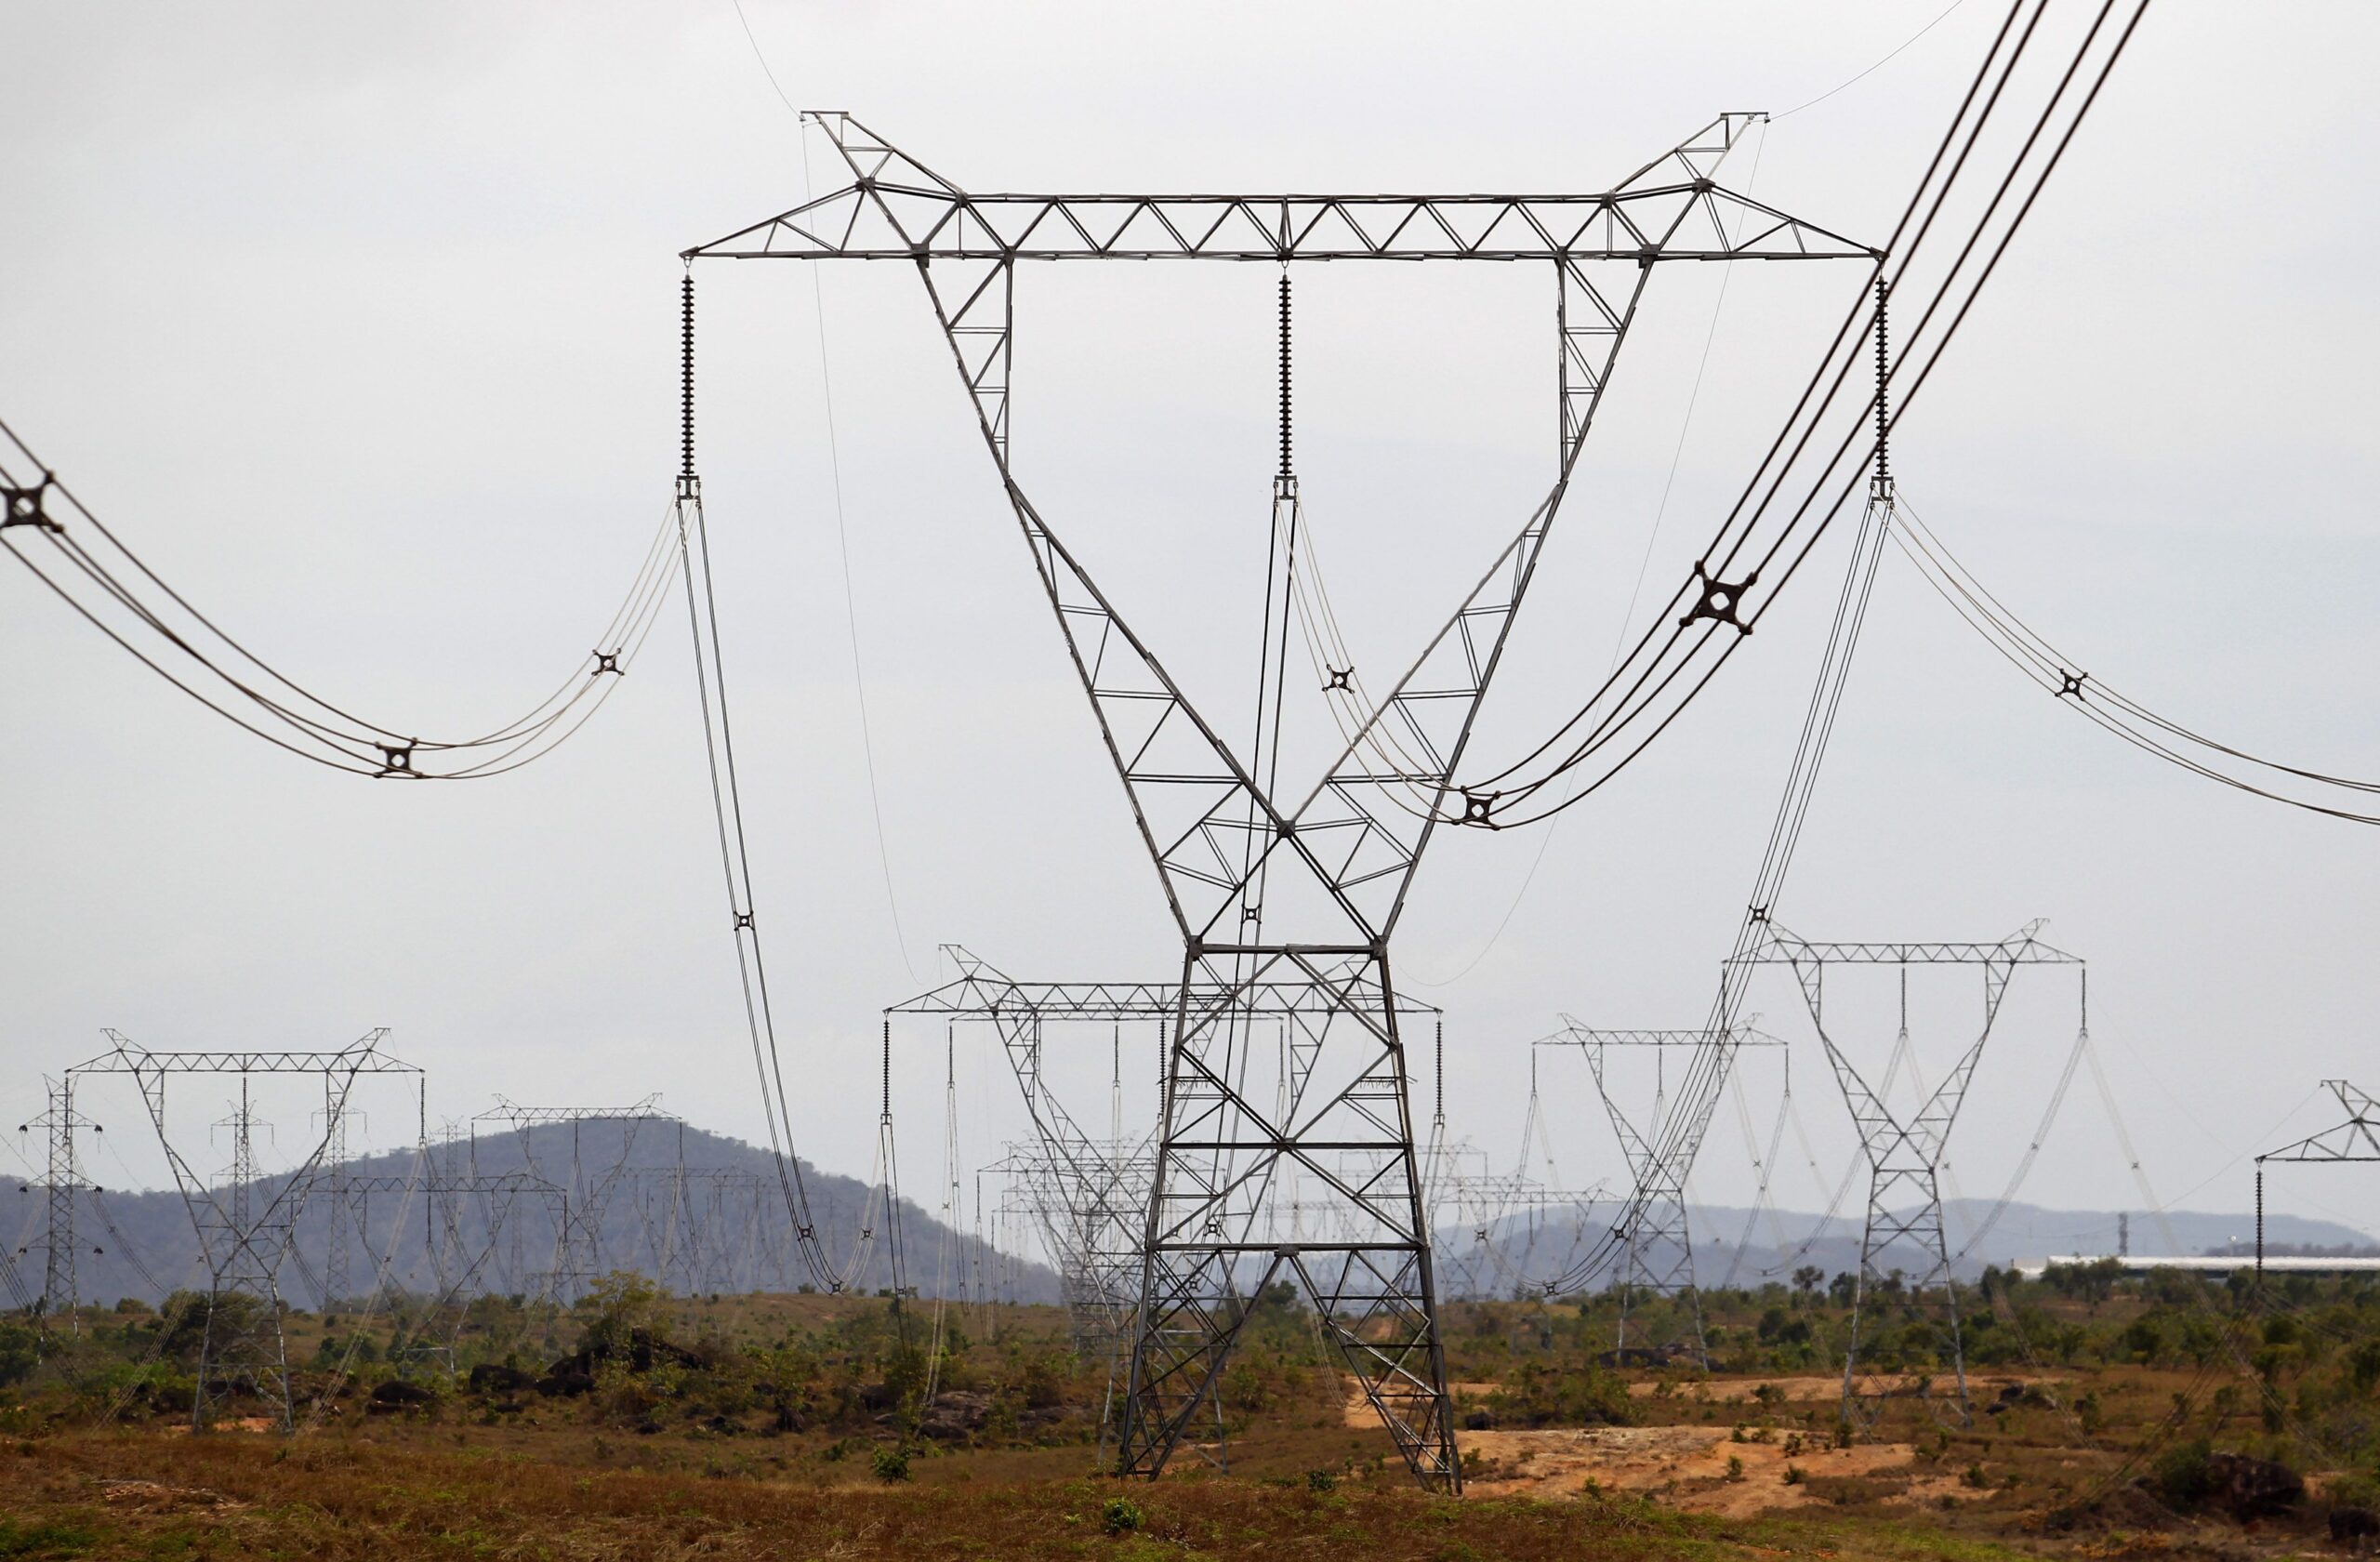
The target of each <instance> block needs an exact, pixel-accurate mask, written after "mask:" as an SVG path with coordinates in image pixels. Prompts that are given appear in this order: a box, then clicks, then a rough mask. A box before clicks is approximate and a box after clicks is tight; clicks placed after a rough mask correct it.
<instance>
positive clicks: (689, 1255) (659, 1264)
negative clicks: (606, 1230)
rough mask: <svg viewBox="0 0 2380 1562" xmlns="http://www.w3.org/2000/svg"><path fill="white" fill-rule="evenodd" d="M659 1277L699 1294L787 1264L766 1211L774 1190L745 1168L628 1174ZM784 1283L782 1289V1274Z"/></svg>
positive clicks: (755, 1282) (666, 1285)
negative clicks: (778, 1250)
mask: <svg viewBox="0 0 2380 1562" xmlns="http://www.w3.org/2000/svg"><path fill="white" fill-rule="evenodd" d="M629 1180H630V1181H631V1182H632V1183H634V1184H635V1187H634V1190H633V1201H634V1203H635V1206H636V1211H637V1215H638V1218H639V1220H640V1221H641V1223H642V1224H643V1228H644V1239H645V1247H646V1251H648V1252H649V1253H651V1255H652V1258H653V1276H654V1277H655V1279H657V1280H659V1281H660V1282H661V1287H662V1289H663V1290H664V1291H668V1290H669V1289H670V1287H671V1285H672V1283H673V1282H675V1284H676V1286H677V1289H678V1291H680V1293H681V1294H683V1295H687V1296H698V1295H704V1294H707V1293H709V1292H712V1291H730V1290H734V1289H737V1288H739V1287H743V1286H746V1285H747V1284H748V1285H749V1286H751V1287H752V1288H755V1289H757V1288H758V1286H759V1284H760V1277H761V1276H763V1275H764V1274H766V1273H767V1272H769V1270H770V1269H771V1268H772V1267H774V1266H775V1265H776V1264H778V1263H780V1262H781V1260H782V1255H781V1254H778V1253H775V1252H774V1251H773V1248H772V1245H771V1244H770V1243H769V1241H768V1239H767V1228H766V1226H765V1224H764V1223H763V1222H762V1221H761V1218H760V1207H761V1202H762V1199H763V1198H764V1197H765V1195H766V1192H767V1188H768V1184H767V1183H765V1182H764V1181H763V1180H762V1178H761V1177H760V1173H759V1172H757V1171H752V1170H751V1169H750V1168H748V1167H743V1166H664V1167H652V1168H644V1169H641V1170H638V1171H633V1172H631V1173H629ZM778 1283H779V1285H780V1286H782V1285H783V1283H784V1279H783V1276H782V1274H780V1275H779V1277H778Z"/></svg>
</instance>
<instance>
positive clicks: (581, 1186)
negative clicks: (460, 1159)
mask: <svg viewBox="0 0 2380 1562" xmlns="http://www.w3.org/2000/svg"><path fill="white" fill-rule="evenodd" d="M660 1099H661V1097H660V1096H659V1094H657V1093H656V1094H653V1095H648V1096H646V1097H645V1098H644V1099H643V1100H641V1101H640V1102H637V1103H636V1104H635V1105H630V1106H523V1105H520V1104H519V1103H517V1102H513V1101H509V1100H507V1099H506V1098H505V1097H503V1096H501V1095H499V1096H497V1097H496V1105H493V1106H491V1107H489V1108H488V1109H487V1110H486V1111H484V1112H482V1113H481V1114H480V1115H479V1116H478V1117H477V1118H475V1119H472V1122H473V1125H474V1129H473V1132H474V1135H475V1136H476V1132H477V1127H476V1125H477V1124H479V1123H483V1122H500V1123H503V1124H506V1125H507V1126H509V1128H511V1129H512V1130H513V1131H514V1132H516V1133H517V1134H518V1135H519V1136H520V1140H521V1158H522V1160H523V1161H524V1162H525V1163H526V1164H527V1165H528V1167H529V1170H530V1171H531V1173H532V1174H533V1175H534V1176H535V1177H536V1179H537V1181H539V1182H540V1183H542V1184H544V1185H546V1186H548V1187H549V1188H551V1189H553V1190H555V1193H554V1198H553V1203H554V1206H555V1221H554V1254H553V1265H552V1267H551V1268H550V1269H549V1270H548V1271H547V1273H546V1275H545V1277H544V1279H545V1282H546V1283H545V1288H544V1289H545V1292H546V1295H547V1298H548V1299H549V1300H550V1301H553V1302H558V1303H563V1304H568V1303H571V1302H575V1301H576V1300H577V1299H578V1298H579V1297H580V1296H581V1295H583V1294H584V1293H585V1291H586V1289H587V1287H588V1284H590V1283H591V1282H592V1281H593V1280H594V1279H595V1278H596V1277H597V1276H599V1275H601V1274H602V1270H603V1216H604V1213H605V1211H608V1210H609V1209H610V1208H611V1203H612V1195H613V1193H614V1192H615V1190H616V1189H617V1188H618V1187H619V1185H620V1179H621V1178H622V1176H623V1175H625V1174H626V1172H627V1171H628V1158H629V1156H630V1155H631V1154H632V1153H633V1152H634V1150H635V1148H636V1140H637V1132H638V1131H639V1130H640V1129H641V1128H642V1127H643V1126H644V1125H645V1124H647V1123H655V1122H661V1123H678V1121H679V1119H677V1118H676V1117H674V1116H672V1115H671V1114H669V1113H668V1112H664V1111H661V1110H659V1109H658V1108H656V1107H655V1105H654V1104H655V1102H657V1101H659V1100H660ZM589 1123H613V1124H616V1125H618V1134H617V1139H616V1144H617V1146H618V1150H617V1153H616V1154H615V1156H613V1158H611V1159H610V1160H609V1161H608V1162H604V1163H602V1165H601V1166H600V1168H599V1169H594V1170H590V1168H589V1165H588V1159H587V1154H586V1146H585V1131H586V1128H587V1125H588V1124H589ZM681 1127H682V1125H681ZM563 1128H566V1129H568V1130H569V1131H570V1167H569V1170H568V1171H560V1170H559V1169H555V1170H549V1169H548V1167H547V1166H546V1165H545V1164H544V1163H542V1162H540V1160H539V1159H538V1156H537V1142H536V1132H535V1131H536V1130H538V1129H563ZM472 1161H473V1164H474V1165H476V1164H477V1162H478V1157H477V1154H476V1146H475V1147H474V1154H473V1157H472Z"/></svg>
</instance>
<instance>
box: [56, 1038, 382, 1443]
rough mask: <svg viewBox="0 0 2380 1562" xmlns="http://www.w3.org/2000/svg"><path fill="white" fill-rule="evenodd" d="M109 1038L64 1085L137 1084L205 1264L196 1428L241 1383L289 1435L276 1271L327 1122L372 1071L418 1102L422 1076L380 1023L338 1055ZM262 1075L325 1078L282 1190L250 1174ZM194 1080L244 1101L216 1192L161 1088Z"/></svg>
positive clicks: (311, 1182) (324, 1144)
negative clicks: (387, 1048)
mask: <svg viewBox="0 0 2380 1562" xmlns="http://www.w3.org/2000/svg"><path fill="white" fill-rule="evenodd" d="M105 1034H106V1036H107V1038H108V1039H109V1040H110V1041H112V1042H113V1043H114V1047H113V1050H112V1051H110V1052H103V1053H101V1054H100V1055H99V1056H98V1057H96V1058H93V1059H91V1060H90V1061H89V1062H87V1063H82V1064H78V1065H76V1066H74V1067H73V1068H70V1069H68V1070H67V1074H68V1077H69V1078H70V1079H73V1078H76V1077H80V1076H86V1075H94V1074H128V1075H130V1076H131V1077H132V1079H133V1080H134V1082H135V1083H136V1084H138V1085H139V1088H140V1095H141V1099H142V1101H143V1102H144V1103H145V1104H146V1105H148V1108H149V1117H150V1120H151V1121H152V1123H153V1124H154V1125H155V1126H156V1130H157V1142H158V1145H160V1147H161V1148H163V1150H164V1151H165V1160H166V1164H167V1165H168V1166H170V1167H171V1168H172V1170H173V1173H174V1183H175V1185H176V1186H177V1187H178V1188H179V1190H180V1192H181V1197H182V1205H183V1207H184V1208H185V1209H186V1210H187V1211H189V1213H190V1219H191V1224H192V1227H193V1228H194V1229H195V1230H196V1232H197V1234H198V1241H199V1248H200V1251H202V1253H203V1254H204V1255H205V1260H206V1268H207V1317H206V1331H205V1337H204V1339H203V1342H202V1344H201V1345H200V1347H199V1358H198V1383H197V1389H196V1392H195V1393H194V1394H193V1395H192V1402H191V1424H192V1428H193V1429H194V1430H201V1431H203V1430H205V1426H206V1424H207V1419H208V1414H209V1411H210V1410H211V1409H212V1408H213V1407H214V1406H215V1405H216V1404H218V1402H220V1401H222V1400H224V1399H226V1398H228V1397H230V1396H231V1394H232V1393H233V1392H234V1391H235V1390H236V1389H238V1388H240V1387H245V1388H246V1389H247V1391H248V1392H249V1393H250V1394H252V1395H253V1396H254V1397H257V1398H258V1399H260V1400H262V1401H264V1402H265V1403H266V1404H267V1405H269V1406H271V1407H272V1409H273V1410H275V1411H276V1412H277V1415H278V1419H279V1421H280V1423H281V1426H282V1429H283V1430H284V1431H286V1430H289V1429H290V1427H291V1425H292V1419H293V1418H292V1411H291V1404H290V1391H289V1354H288V1346H287V1343H286V1341H285V1339H284V1334H283V1330H282V1322H281V1313H282V1301H281V1269H282V1265H283V1264H284V1262H286V1260H287V1259H288V1257H289V1254H290V1251H291V1247H292V1242H293V1238H294V1237H295V1235H296V1231H297V1225H298V1216H299V1214H300V1213H301V1212H302V1211H304V1209H305V1205H306V1201H307V1199H308V1198H310V1197H311V1195H312V1193H313V1192H314V1189H315V1184H316V1174H317V1172H318V1171H320V1169H321V1167H322V1162H323V1157H324V1152H325V1151H326V1149H327V1148H328V1146H329V1144H330V1138H331V1132H332V1125H333V1124H335V1123H336V1122H337V1120H338V1119H339V1116H340V1114H341V1113H342V1112H344V1111H345V1110H346V1107H347V1103H348V1098H349V1096H350V1094H351V1093H352V1092H353V1091H354V1089H355V1083H356V1080H357V1079H361V1078H364V1077H365V1076H369V1075H409V1076H411V1077H412V1079H413V1080H414V1086H415V1091H416V1093H417V1095H418V1094H419V1093H420V1092H421V1089H422V1073H421V1070H420V1069H418V1068H417V1067H415V1066H413V1065H411V1064H408V1063H404V1062H402V1061H400V1060H399V1059H397V1058H394V1057H391V1056H390V1055H389V1054H388V1053H386V1052H381V1051H380V1050H379V1047H380V1042H381V1041H382V1039H385V1038H386V1037H387V1036H388V1034H389V1033H388V1030H387V1028H386V1027H385V1026H384V1027H382V1028H380V1029H377V1030H374V1031H372V1032H370V1033H369V1034H367V1035H365V1036H364V1037H363V1038H362V1039H359V1040H356V1041H354V1042H352V1043H350V1044H349V1045H348V1046H346V1047H344V1048H342V1049H340V1050H339V1051H337V1052H288V1051H270V1052H268V1051H250V1052H152V1051H150V1050H149V1049H148V1048H146V1047H143V1046H140V1045H139V1044H138V1043H136V1042H133V1041H129V1040H126V1039H125V1038H124V1037H123V1036H121V1035H119V1034H118V1033H117V1032H115V1031H112V1030H111V1031H107V1032H105ZM258 1074H300V1075H315V1076H318V1077H320V1078H321V1079H322V1081H323V1092H324V1112H323V1122H324V1132H323V1136H322V1138H320V1139H319V1140H317V1141H316V1142H315V1143H314V1146H313V1148H312V1149H311V1151H310V1152H309V1153H308V1154H307V1156H306V1157H305V1158H304V1159H303V1160H302V1161H301V1162H300V1163H299V1164H298V1167H297V1168H296V1169H295V1170H294V1171H291V1172H290V1173H289V1174H288V1175H287V1176H286V1177H285V1178H284V1179H283V1181H282V1183H281V1185H280V1187H279V1188H277V1189H275V1188H271V1187H268V1186H267V1185H266V1183H265V1180H264V1179H263V1178H262V1177H261V1176H260V1175H259V1173H258V1169H257V1166H256V1159H255V1153H254V1142H253V1138H252V1130H253V1126H254V1116H253V1112H252V1109H251V1105H250V1103H249V1099H248V1080H249V1078H250V1077H251V1076H253V1075H258ZM193 1075H212V1076H225V1075H231V1076H236V1077H237V1078H238V1079H239V1081H240V1097H239V1100H238V1101H237V1103H235V1105H234V1107H233V1110H232V1114H231V1118H230V1119H227V1121H228V1122H229V1123H230V1124H231V1129H232V1134H233V1138H232V1145H233V1149H232V1162H231V1171H230V1172H229V1174H228V1176H227V1178H226V1183H227V1185H226V1186H224V1187H221V1188H218V1187H217V1186H216V1185H214V1183H212V1182H211V1181H210V1180H209V1179H208V1178H207V1177H205V1175H203V1174H202V1173H200V1172H199V1171H196V1170H195V1169H193V1168H192V1166H191V1164H190V1162H189V1161H188V1159H186V1158H184V1157H183V1155H182V1153H181V1152H180V1151H179V1150H178V1149H176V1148H175V1147H174V1141H173V1136H172V1134H171V1133H170V1132H168V1131H167V1128H166V1122H165V1086H166V1081H167V1080H168V1079H173V1078H175V1077H177V1076H184V1077H187V1076H193ZM234 1297H236V1298H239V1299H241V1305H240V1306H237V1307H233V1306H227V1305H226V1302H227V1299H230V1298H234Z"/></svg>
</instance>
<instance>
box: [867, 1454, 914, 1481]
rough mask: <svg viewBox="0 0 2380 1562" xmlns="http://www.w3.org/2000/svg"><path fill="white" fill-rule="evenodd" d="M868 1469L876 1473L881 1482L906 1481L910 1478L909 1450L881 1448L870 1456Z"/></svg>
mask: <svg viewBox="0 0 2380 1562" xmlns="http://www.w3.org/2000/svg"><path fill="white" fill-rule="evenodd" d="M867 1467H868V1468H869V1469H870V1470H873V1471H875V1472H876V1478H877V1479H878V1480H880V1481H905V1480H907V1479H908V1478H909V1455H908V1450H906V1449H901V1448H880V1449H877V1450H876V1451H875V1452H874V1453H872V1454H870V1455H868V1458H867Z"/></svg>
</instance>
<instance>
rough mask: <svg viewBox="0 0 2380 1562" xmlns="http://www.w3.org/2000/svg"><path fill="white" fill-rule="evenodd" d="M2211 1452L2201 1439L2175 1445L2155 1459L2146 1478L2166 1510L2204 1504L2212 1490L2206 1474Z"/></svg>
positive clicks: (2205, 1442)
mask: <svg viewBox="0 0 2380 1562" xmlns="http://www.w3.org/2000/svg"><path fill="white" fill-rule="evenodd" d="M2214 1451H2215V1449H2214V1448H2213V1446H2212V1445H2210V1444H2209V1443H2208V1442H2207V1440H2206V1439H2205V1438H2204V1437H2193V1438H2191V1439H2189V1440H2188V1441H2187V1442H2180V1443H2175V1445H2174V1446H2173V1447H2172V1448H2169V1449H2166V1450H2165V1451H2164V1452H2162V1453H2161V1454H2159V1455H2158V1456H2157V1463H2156V1464H2155V1466H2154V1467H2153V1468H2152V1469H2151V1470H2150V1472H2149V1482H2150V1484H2151V1485H2153V1486H2154V1487H2155V1488H2156V1489H2157V1495H2158V1496H2159V1497H2161V1498H2162V1499H2163V1500H2164V1502H2165V1505H2166V1506H2167V1507H2171V1508H2193V1507H2196V1506H2197V1505H2198V1504H2199V1503H2201V1502H2204V1501H2205V1500H2206V1495H2207V1493H2208V1492H2209V1491H2211V1490H2213V1489H2214V1487H2215V1480H2214V1476H2212V1475H2211V1474H2210V1473H2209V1470H2208V1463H2209V1458H2210V1456H2211V1455H2212V1454H2213V1453H2214Z"/></svg>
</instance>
